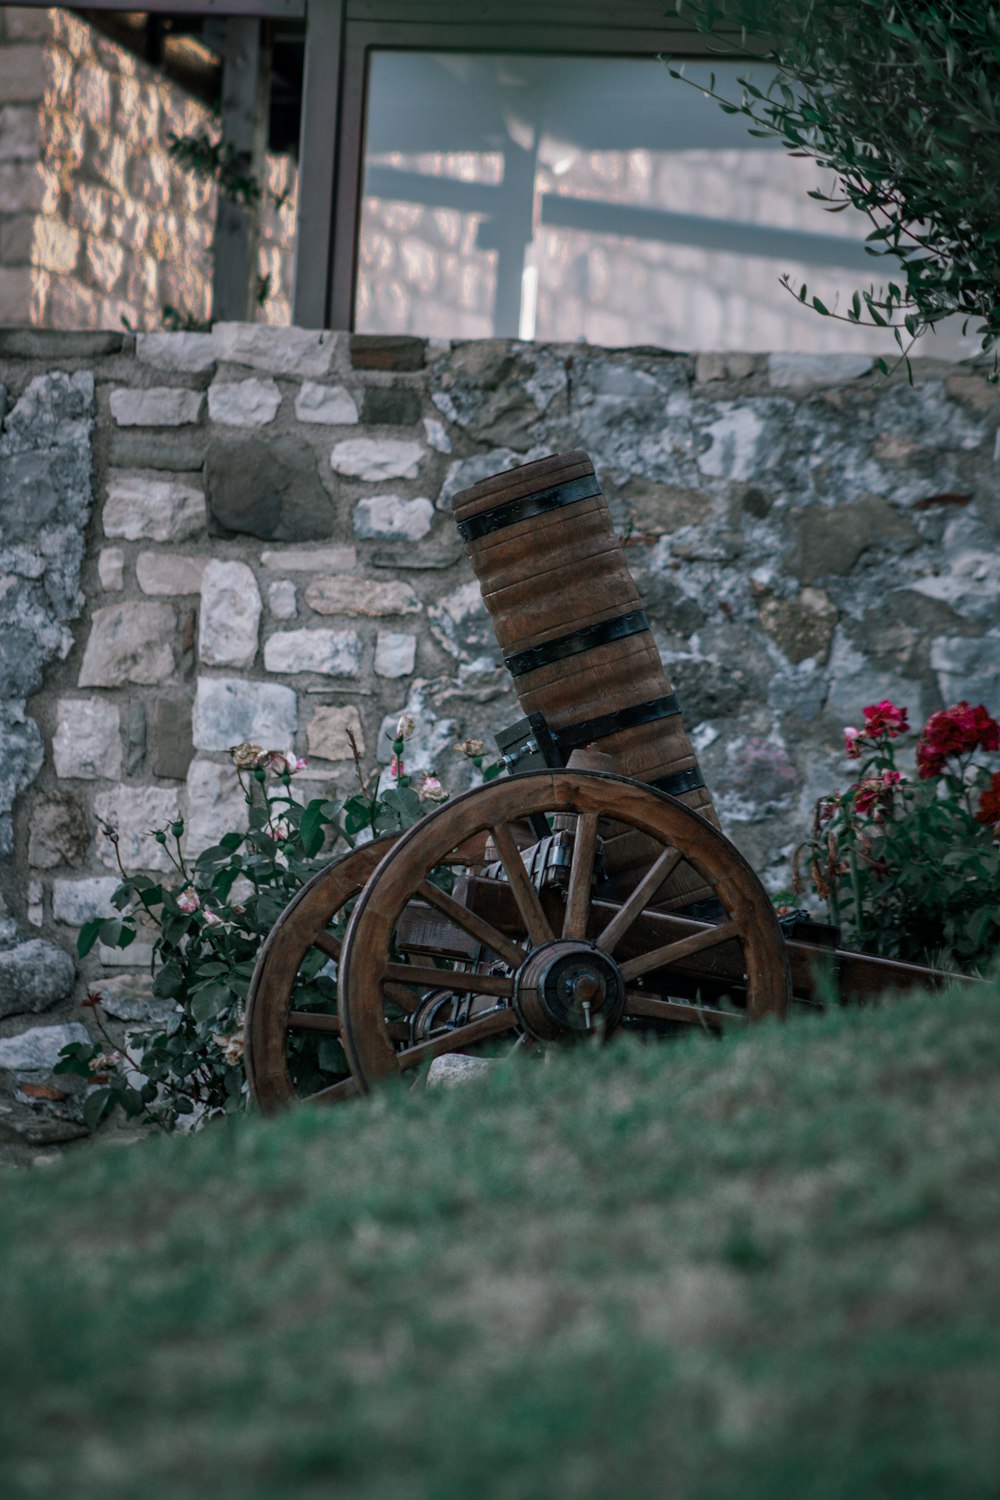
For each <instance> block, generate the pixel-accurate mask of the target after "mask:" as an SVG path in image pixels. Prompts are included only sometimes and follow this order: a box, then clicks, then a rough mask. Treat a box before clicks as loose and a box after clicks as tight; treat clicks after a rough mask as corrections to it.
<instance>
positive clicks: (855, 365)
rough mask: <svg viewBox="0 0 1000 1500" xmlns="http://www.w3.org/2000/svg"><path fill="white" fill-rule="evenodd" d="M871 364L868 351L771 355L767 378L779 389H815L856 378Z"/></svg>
mask: <svg viewBox="0 0 1000 1500" xmlns="http://www.w3.org/2000/svg"><path fill="white" fill-rule="evenodd" d="M874 363H875V361H874V359H873V358H872V356H871V355H870V354H770V355H768V359H767V379H768V384H769V385H772V386H774V387H776V388H778V389H781V390H789V391H796V392H802V391H809V390H816V389H819V388H820V387H822V386H831V385H846V384H847V383H848V381H851V380H859V379H860V378H861V376H862V375H867V374H868V372H869V370H870V369H871V367H872V365H873V364H874Z"/></svg>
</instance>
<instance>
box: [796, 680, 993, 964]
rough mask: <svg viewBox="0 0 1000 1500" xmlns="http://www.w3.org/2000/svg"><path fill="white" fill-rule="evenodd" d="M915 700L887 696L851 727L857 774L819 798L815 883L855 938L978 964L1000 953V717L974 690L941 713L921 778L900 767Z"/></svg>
mask: <svg viewBox="0 0 1000 1500" xmlns="http://www.w3.org/2000/svg"><path fill="white" fill-rule="evenodd" d="M909 732H910V726H909V724H908V722H907V716H906V709H905V708H898V707H897V706H896V705H895V704H893V703H891V702H889V701H888V700H884V701H883V702H882V703H877V704H874V705H872V706H871V707H869V708H866V709H865V710H864V725H863V727H862V728H860V729H857V728H854V727H853V726H852V727H850V728H848V729H845V731H844V735H845V752H846V755H847V757H848V759H850V760H853V761H857V762H858V766H857V778H856V780H855V781H854V782H853V783H852V784H851V786H850V787H848V788H847V790H846V791H844V792H838V793H835V794H833V795H831V796H828V797H823V798H821V799H820V801H819V802H818V803H817V805H816V812H815V815H814V819H813V828H812V834H811V836H810V838H809V839H808V840H807V842H806V844H805V845H804V846H803V849H801V850H800V851H799V862H800V864H801V856H802V854H803V852H804V853H805V855H806V860H807V863H808V869H809V873H810V876H811V879H812V884H813V886H814V888H815V890H816V892H817V893H818V895H819V896H820V897H821V898H822V899H823V900H824V901H825V902H826V903H827V905H828V908H829V911H830V916H831V919H832V920H833V921H834V922H835V923H837V924H838V925H840V926H841V928H842V929H843V932H844V936H845V939H846V941H847V942H848V943H849V944H850V945H851V946H854V947H858V948H862V949H867V950H869V951H872V952H875V953H878V954H881V955H882V956H883V957H886V958H900V959H904V960H906V961H909V962H912V963H930V964H932V965H937V966H942V967H946V968H956V969H961V970H979V969H982V968H983V967H984V966H986V965H987V964H988V963H989V962H990V961H991V959H993V958H995V957H996V955H997V953H998V952H1000V772H998V771H995V770H993V771H991V769H990V764H989V762H988V760H984V758H983V757H984V756H986V757H990V756H992V754H993V753H994V752H996V751H997V750H1000V724H998V723H997V721H996V719H994V718H993V717H992V715H990V714H989V713H988V712H987V710H986V708H985V707H984V706H983V705H982V704H979V705H977V706H976V707H970V705H969V704H968V703H966V702H965V701H964V700H963V701H962V702H961V703H955V704H953V705H952V706H951V707H950V708H945V709H942V710H940V712H938V713H935V714H932V715H931V716H930V718H929V719H928V720H927V723H926V724H925V725H924V727H923V729H922V730H921V733H920V737H919V740H918V743H917V747H916V765H917V778H916V780H913V779H911V778H909V777H907V776H905V775H904V774H903V773H902V772H901V771H900V770H898V769H897V766H896V742H897V741H898V740H899V739H900V738H901V737H902V736H903V735H906V734H908V733H909Z"/></svg>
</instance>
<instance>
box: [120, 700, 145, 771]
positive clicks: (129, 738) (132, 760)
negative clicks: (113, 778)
mask: <svg viewBox="0 0 1000 1500" xmlns="http://www.w3.org/2000/svg"><path fill="white" fill-rule="evenodd" d="M122 727H123V729H124V730H125V775H126V776H134V775H135V773H136V771H138V769H139V767H140V766H141V765H142V763H143V761H144V760H145V758H146V710H145V709H144V708H143V706H142V704H141V702H140V701H139V700H138V699H137V698H133V700H132V702H131V703H129V705H128V708H127V710H126V713H125V722H124V724H123V726H122Z"/></svg>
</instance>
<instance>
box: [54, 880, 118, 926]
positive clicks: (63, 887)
mask: <svg viewBox="0 0 1000 1500" xmlns="http://www.w3.org/2000/svg"><path fill="white" fill-rule="evenodd" d="M120 885H121V879H120V877H119V876H117V875H87V876H84V877H83V879H81V880H53V882H52V916H53V919H54V920H55V921H56V922H65V923H66V925H67V927H82V926H83V924H84V922H91V921H93V920H94V919H95V918H96V917H111V916H114V907H113V906H112V905H111V897H112V896H113V895H114V893H115V891H116V890H117V889H118V887H119V886H120Z"/></svg>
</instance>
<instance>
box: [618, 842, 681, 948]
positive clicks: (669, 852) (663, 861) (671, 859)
mask: <svg viewBox="0 0 1000 1500" xmlns="http://www.w3.org/2000/svg"><path fill="white" fill-rule="evenodd" d="M682 858H683V856H682V854H681V853H680V850H678V849H664V850H663V852H662V854H660V855H659V857H658V858H657V859H656V860H655V861H654V863H653V864H651V865H650V867H649V869H648V870H647V871H646V873H645V875H644V876H643V877H642V879H641V880H640V881H639V884H638V885H637V886H636V888H635V890H634V891H633V892H632V894H631V896H629V898H628V900H627V901H626V902H625V904H624V906H620V907H619V908H618V910H617V911H616V912H615V914H614V916H613V917H612V918H611V921H610V922H609V923H608V925H607V927H605V929H604V931H603V932H602V933H601V935H600V937H599V938H597V946H598V948H601V949H603V951H604V952H605V953H614V951H615V949H616V948H617V946H618V944H619V943H620V942H621V940H622V938H623V937H624V936H625V934H626V932H628V930H629V928H630V927H631V926H632V923H633V922H634V921H635V919H636V917H637V916H638V915H639V913H640V912H641V911H644V910H645V908H646V907H647V906H651V905H652V903H653V898H654V896H655V895H656V893H657V891H658V890H659V889H660V887H661V886H662V885H663V884H665V882H666V881H667V880H668V879H669V878H670V876H671V875H672V874H673V873H674V871H675V870H676V868H677V866H678V865H679V864H680V862H681V859H682Z"/></svg>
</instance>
